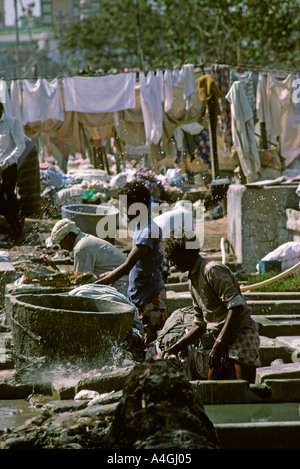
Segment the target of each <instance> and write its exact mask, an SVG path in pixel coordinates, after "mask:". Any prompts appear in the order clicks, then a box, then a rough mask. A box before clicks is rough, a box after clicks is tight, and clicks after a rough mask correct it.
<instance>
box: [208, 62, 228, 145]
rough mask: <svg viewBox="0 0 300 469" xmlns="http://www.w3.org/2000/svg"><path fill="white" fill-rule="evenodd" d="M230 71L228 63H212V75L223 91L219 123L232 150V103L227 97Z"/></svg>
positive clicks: (224, 140)
mask: <svg viewBox="0 0 300 469" xmlns="http://www.w3.org/2000/svg"><path fill="white" fill-rule="evenodd" d="M229 72H230V70H229V67H228V65H219V64H214V65H212V69H211V75H212V77H213V79H214V81H215V83H216V85H217V87H218V88H219V90H220V92H221V97H220V99H219V104H220V109H221V115H220V117H219V123H220V130H221V132H222V138H223V142H224V143H225V146H226V149H227V150H230V148H231V143H232V133H231V112H230V103H229V102H228V101H227V99H226V98H225V96H226V94H227V93H228V91H229V89H230V86H229Z"/></svg>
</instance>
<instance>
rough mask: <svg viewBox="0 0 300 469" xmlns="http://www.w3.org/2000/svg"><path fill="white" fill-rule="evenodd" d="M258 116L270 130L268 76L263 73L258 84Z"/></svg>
mask: <svg viewBox="0 0 300 469" xmlns="http://www.w3.org/2000/svg"><path fill="white" fill-rule="evenodd" d="M256 116H257V119H258V120H259V121H260V122H265V123H266V126H267V127H268V128H270V123H271V117H270V108H269V103H268V96H267V76H265V75H264V74H263V73H262V72H260V73H259V75H258V84H257V89H256ZM274 143H275V142H274Z"/></svg>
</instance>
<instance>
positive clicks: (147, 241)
mask: <svg viewBox="0 0 300 469" xmlns="http://www.w3.org/2000/svg"><path fill="white" fill-rule="evenodd" d="M119 196H126V197H127V205H126V207H127V216H128V218H129V220H131V222H132V223H133V225H134V226H135V230H134V236H133V241H132V250H131V252H130V253H129V255H128V257H127V259H126V261H125V262H124V263H123V264H122V265H120V266H119V267H117V268H116V269H115V270H114V271H112V272H108V273H107V274H104V275H103V276H102V277H101V279H100V280H97V281H96V282H95V283H96V284H103V285H109V284H111V283H114V282H117V281H118V280H119V279H121V278H122V277H123V276H124V275H129V288H128V298H129V300H130V301H131V302H132V303H133V304H134V305H135V306H136V307H137V308H138V310H139V317H140V320H141V321H142V323H143V326H144V334H145V336H144V345H145V346H146V347H147V346H148V345H149V344H150V343H151V342H153V341H154V340H156V338H157V331H158V330H160V329H161V328H162V327H163V325H164V323H165V320H166V309H167V308H166V288H165V284H164V282H163V279H162V265H163V259H164V256H163V254H162V252H161V250H160V242H161V238H162V231H161V228H160V227H159V226H158V225H157V224H156V223H155V222H154V221H153V218H152V216H151V192H150V190H149V189H148V187H146V185H145V184H144V183H143V182H142V181H138V180H137V181H132V182H128V183H126V184H125V185H124V186H123V187H122V188H121V189H120V191H119ZM136 207H137V211H139V212H140V213H139V216H136V210H135V209H136Z"/></svg>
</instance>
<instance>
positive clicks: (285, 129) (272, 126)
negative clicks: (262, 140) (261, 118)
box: [266, 73, 300, 166]
mask: <svg viewBox="0 0 300 469" xmlns="http://www.w3.org/2000/svg"><path fill="white" fill-rule="evenodd" d="M293 80H294V77H293V75H292V74H290V75H288V76H287V77H286V78H285V79H284V80H280V79H279V78H276V77H275V76H274V75H273V74H271V73H268V78H267V100H268V105H269V115H270V120H269V122H268V121H266V129H267V133H268V135H269V136H270V137H269V138H270V140H271V142H272V143H276V140H277V137H279V141H280V153H281V155H282V156H283V157H284V159H285V165H286V166H289V165H290V164H291V163H292V162H293V161H294V159H295V158H297V156H298V155H299V154H300V123H299V122H298V121H297V117H296V108H295V104H294V103H293V92H294V88H293V86H292V83H293Z"/></svg>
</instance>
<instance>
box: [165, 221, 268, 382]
mask: <svg viewBox="0 0 300 469" xmlns="http://www.w3.org/2000/svg"><path fill="white" fill-rule="evenodd" d="M179 231H180V232H176V230H172V231H171V233H170V236H169V237H167V238H165V239H164V240H163V241H162V249H163V250H164V252H165V253H166V254H167V255H168V258H169V260H170V262H171V263H172V264H173V265H175V266H176V267H177V269H178V270H179V271H181V272H187V271H188V276H189V280H190V292H191V296H192V300H193V307H194V324H193V326H192V327H191V329H190V330H189V331H188V332H187V334H186V335H185V336H184V337H182V338H181V339H179V340H178V341H177V342H176V343H175V344H174V345H172V346H171V347H170V348H168V349H166V350H164V351H163V354H162V356H163V357H164V356H165V355H166V354H175V355H176V354H177V353H178V352H180V351H181V350H183V349H184V348H186V347H187V346H188V345H190V344H192V343H194V342H195V341H197V340H198V339H199V338H200V337H201V336H202V335H203V334H204V332H205V331H206V330H209V331H210V332H211V333H212V334H213V337H214V339H215V342H214V345H213V347H212V349H211V351H210V354H209V370H208V377H207V378H208V380H222V379H232V372H233V371H234V372H235V377H236V379H239V380H247V381H249V382H250V383H255V378H256V368H257V367H258V366H260V359H259V344H260V339H259V334H258V325H257V323H256V322H255V321H254V320H253V319H252V318H251V308H250V307H249V306H248V304H247V302H246V301H245V299H244V297H243V295H242V293H241V290H240V287H239V284H238V281H237V280H236V278H235V276H234V275H233V274H232V272H231V271H230V269H229V268H228V267H227V266H226V265H224V264H223V263H221V262H219V261H214V260H210V259H207V258H203V257H202V256H201V255H200V249H199V242H198V241H197V237H196V234H195V232H185V233H183V232H182V230H179Z"/></svg>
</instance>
